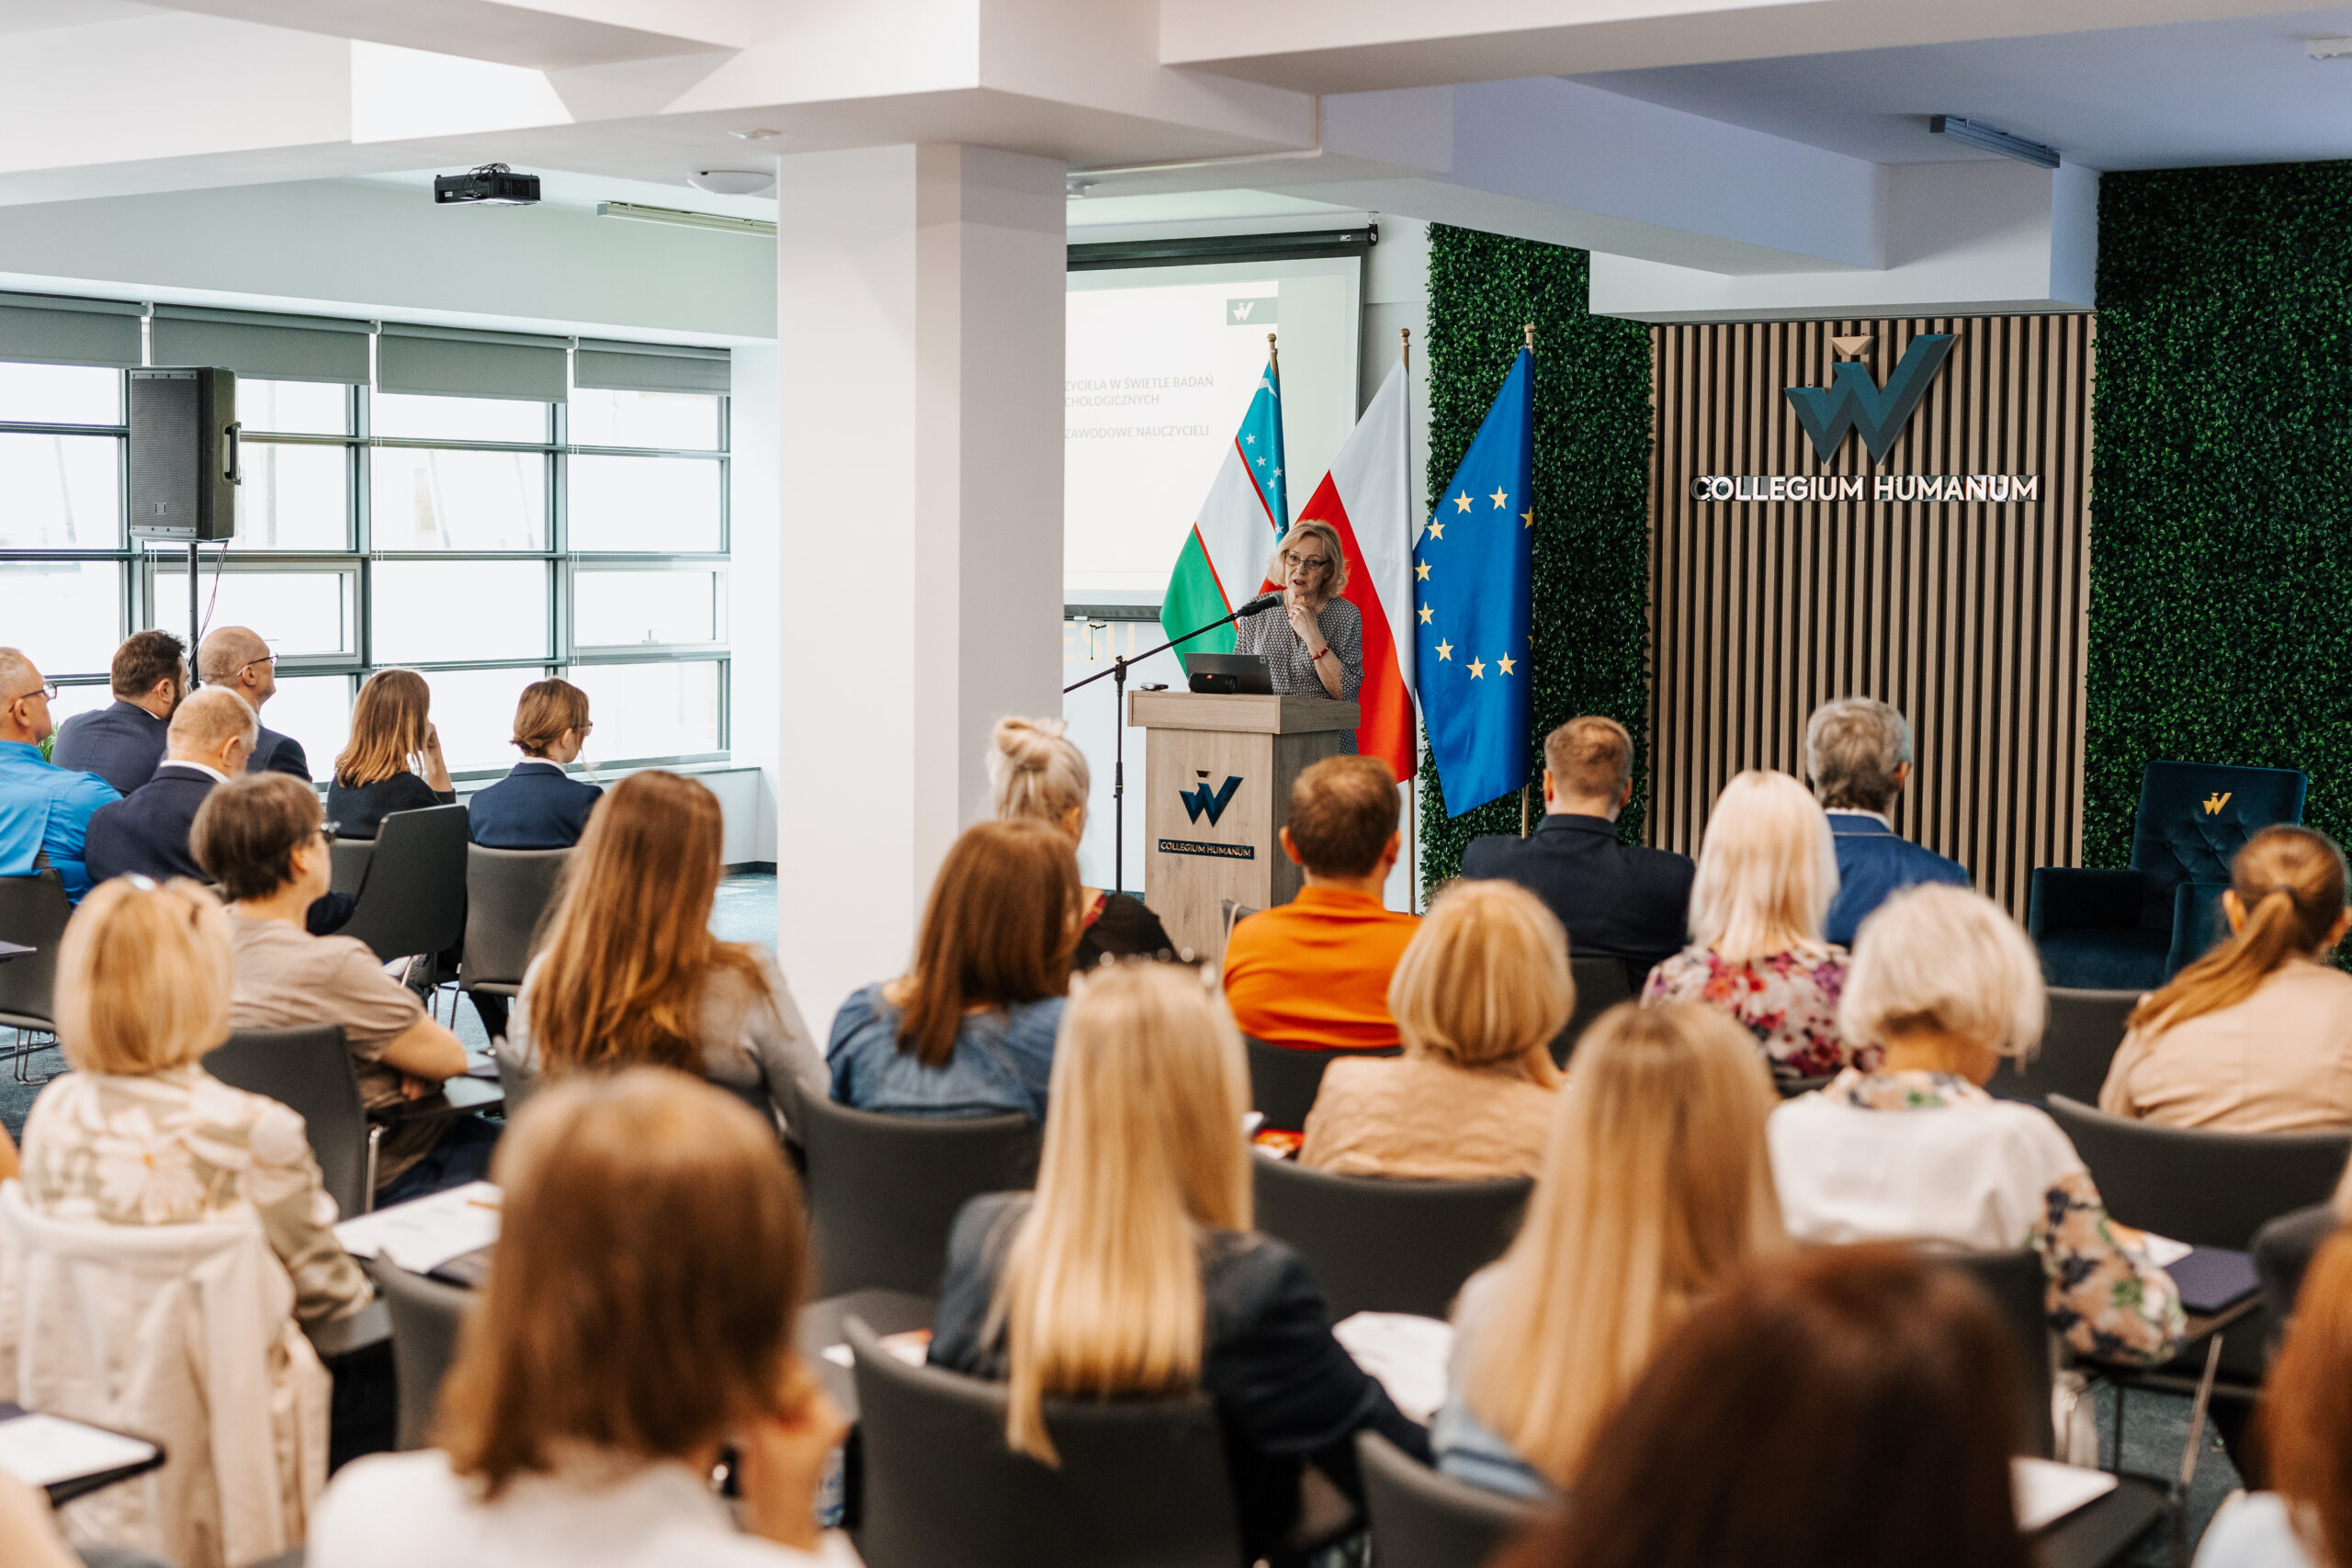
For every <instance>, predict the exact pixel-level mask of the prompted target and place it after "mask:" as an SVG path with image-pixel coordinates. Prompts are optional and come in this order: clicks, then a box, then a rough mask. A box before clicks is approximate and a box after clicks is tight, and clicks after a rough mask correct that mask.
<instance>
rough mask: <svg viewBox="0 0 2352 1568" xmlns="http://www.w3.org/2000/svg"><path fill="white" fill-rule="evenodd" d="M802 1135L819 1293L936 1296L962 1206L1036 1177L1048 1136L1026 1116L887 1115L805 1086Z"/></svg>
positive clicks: (1022, 1186) (1014, 1188)
mask: <svg viewBox="0 0 2352 1568" xmlns="http://www.w3.org/2000/svg"><path fill="white" fill-rule="evenodd" d="M800 1134H801V1147H802V1148H803V1149H804V1150H805V1151H806V1153H807V1155H808V1156H809V1175H808V1179H807V1184H806V1185H807V1188H808V1194H809V1228H810V1231H811V1233H812V1236H813V1244H814V1246H815V1247H816V1251H817V1290H816V1294H817V1295H818V1296H819V1297H820V1298H821V1297H826V1296H838V1295H843V1294H846V1293H847V1292H851V1291H859V1290H867V1289H875V1288H879V1289H883V1290H893V1291H910V1292H914V1293H915V1294H917V1295H923V1296H936V1295H938V1294H939V1279H940V1275H941V1274H942V1273H944V1271H945V1269H946V1267H947V1233H948V1231H949V1230H950V1229H951V1228H952V1227H953V1226H954V1224H955V1223H956V1213H957V1212H958V1211H959V1210H961V1209H962V1208H963V1207H964V1205H965V1204H966V1203H967V1201H970V1200H972V1199H974V1198H977V1197H978V1196H979V1195H980V1194H981V1193H983V1192H1007V1191H1018V1190H1023V1189H1025V1188H1028V1187H1032V1186H1035V1183H1036V1180H1037V1154H1038V1148H1039V1141H1040V1134H1039V1131H1038V1127H1037V1124H1036V1123H1035V1122H1032V1121H1030V1120H1029V1119H1028V1118H1027V1117H1025V1116H987V1117H976V1118H957V1119H952V1120H951V1119H945V1118H941V1117H932V1116H881V1115H876V1114H875V1113H874V1112H872V1111H856V1110H853V1109H851V1108H850V1107H849V1106H846V1105H837V1104H835V1103H833V1101H831V1100H827V1099H824V1098H822V1097H821V1096H819V1095H814V1094H804V1095H803V1096H801V1098H800Z"/></svg>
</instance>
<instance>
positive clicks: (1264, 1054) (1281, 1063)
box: [1241, 1034, 1402, 1133]
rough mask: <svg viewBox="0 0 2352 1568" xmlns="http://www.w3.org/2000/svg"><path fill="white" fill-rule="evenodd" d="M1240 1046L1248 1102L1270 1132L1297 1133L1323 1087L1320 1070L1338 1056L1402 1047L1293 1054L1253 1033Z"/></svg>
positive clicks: (1398, 1052)
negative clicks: (1245, 1052)
mask: <svg viewBox="0 0 2352 1568" xmlns="http://www.w3.org/2000/svg"><path fill="white" fill-rule="evenodd" d="M1241 1043H1243V1044H1244V1045H1245V1046H1247V1047H1248V1048H1249V1052H1250V1106H1251V1108H1252V1109H1254V1110H1255V1111H1257V1112H1258V1114H1259V1115H1260V1116H1261V1117H1263V1118H1264V1119H1265V1126H1266V1127H1267V1129H1268V1130H1269V1131H1272V1132H1279V1133H1296V1132H1300V1131H1303V1130H1304V1129H1305V1128H1306V1113H1307V1111H1311V1110H1313V1109H1314V1106H1315V1096H1316V1095H1317V1093H1318V1092H1319V1091H1320V1090H1321V1089H1322V1088H1323V1069H1324V1068H1325V1067H1328V1066H1330V1065H1331V1063H1332V1062H1333V1061H1334V1060H1335V1059H1337V1058H1339V1057H1340V1056H1395V1055H1401V1054H1402V1047H1400V1046H1396V1045H1387V1046H1383V1047H1380V1048H1378V1049H1375V1050H1369V1051H1296V1050H1293V1049H1292V1048H1291V1047H1289V1046H1287V1045H1275V1044H1271V1043H1268V1042H1266V1041H1263V1040H1261V1039H1259V1038H1258V1037H1257V1036H1256V1035H1254V1034H1245V1035H1243V1036H1242V1037H1241Z"/></svg>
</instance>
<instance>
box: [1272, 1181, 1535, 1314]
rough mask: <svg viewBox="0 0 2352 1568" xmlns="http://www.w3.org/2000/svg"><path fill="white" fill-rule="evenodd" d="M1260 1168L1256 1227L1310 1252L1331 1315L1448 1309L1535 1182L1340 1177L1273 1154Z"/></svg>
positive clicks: (1504, 1237) (1513, 1227)
mask: <svg viewBox="0 0 2352 1568" xmlns="http://www.w3.org/2000/svg"><path fill="white" fill-rule="evenodd" d="M1255 1168H1256V1171H1257V1199H1258V1201H1257V1209H1258V1228H1259V1229H1260V1230H1261V1231H1263V1232H1264V1233H1265V1234H1266V1235H1271V1236H1273V1237H1275V1238H1276V1239H1278V1240H1281V1241H1283V1242H1287V1243H1288V1244H1289V1245H1290V1246H1291V1247H1294V1248H1295V1249H1296V1251H1297V1252H1298V1253H1299V1255H1300V1256H1301V1257H1303V1258H1306V1263H1307V1267H1309V1268H1310V1269H1314V1271H1315V1278H1316V1280H1317V1281H1318V1282H1319V1283H1320V1284H1321V1285H1322V1287H1323V1296H1324V1301H1325V1303H1326V1304H1327V1305H1328V1306H1329V1311H1330V1314H1331V1321H1332V1322H1334V1323H1337V1322H1338V1321H1339V1320H1340V1319H1341V1318H1343V1317H1346V1316H1348V1315H1350V1314H1353V1313H1359V1312H1410V1313H1419V1314H1420V1315H1421V1316H1423V1317H1443V1316H1445V1315H1446V1313H1447V1310H1448V1309H1449V1308H1450V1307H1451V1306H1452V1305H1453V1298H1454V1295H1455V1293H1456V1292H1459V1291H1460V1290H1461V1289H1462V1282H1463V1281H1464V1280H1467V1279H1468V1278H1470V1276H1471V1275H1473V1274H1475V1273H1476V1272H1477V1271H1478V1270H1479V1269H1483V1268H1484V1267H1486V1266H1487V1264H1489V1263H1492V1262H1493V1261H1494V1260H1495V1259H1496V1258H1499V1257H1501V1256H1502V1254H1503V1249H1504V1248H1505V1247H1509V1246H1510V1241H1511V1237H1512V1236H1514V1235H1517V1234H1518V1232H1519V1220H1520V1215H1521V1213H1524V1212H1525V1211H1526V1208H1527V1195H1528V1193H1529V1192H1530V1191H1531V1190H1532V1189H1533V1187H1534V1183H1533V1182H1532V1181H1531V1180H1529V1179H1527V1178H1526V1177H1523V1176H1514V1177H1508V1178H1505V1179H1500V1180H1494V1181H1393V1180H1388V1179H1384V1178H1380V1177H1373V1176H1335V1175H1333V1174H1331V1173H1330V1172H1329V1171H1323V1170H1308V1169H1306V1168H1305V1167H1303V1166H1299V1165H1295V1164H1293V1163H1292V1162H1290V1161H1289V1160H1276V1159H1261V1160H1259V1161H1258V1162H1257V1164H1256V1167H1255Z"/></svg>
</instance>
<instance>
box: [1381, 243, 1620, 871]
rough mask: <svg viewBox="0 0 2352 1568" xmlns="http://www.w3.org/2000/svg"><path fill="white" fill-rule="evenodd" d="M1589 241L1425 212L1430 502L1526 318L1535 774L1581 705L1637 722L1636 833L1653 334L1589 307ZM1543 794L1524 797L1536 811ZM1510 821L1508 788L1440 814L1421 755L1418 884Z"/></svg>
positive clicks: (1429, 768)
mask: <svg viewBox="0 0 2352 1568" xmlns="http://www.w3.org/2000/svg"><path fill="white" fill-rule="evenodd" d="M1589 276H1590V257H1589V255H1588V254H1587V253H1585V252H1583V251H1573V250H1567V249H1564V248H1563V247H1561V246H1558V245H1546V244H1540V243H1536V242H1534V241H1532V240H1513V239H1508V238H1505V237H1504V236H1502V235H1498V234H1487V233H1481V232H1479V231H1476V230H1474V229H1455V228H1450V227H1448V226H1446V225H1444V224H1434V223H1433V224H1431V225H1430V322H1429V344H1428V348H1429V355H1430V467H1429V484H1430V493H1429V498H1428V502H1429V504H1430V506H1432V507H1434V506H1435V505H1436V504H1437V502H1438V498H1439V496H1440V495H1441V494H1442V492H1443V491H1444V490H1445V484H1446V481H1447V480H1448V479H1452V478H1453V470H1454V468H1456V467H1457V466H1459V465H1460V463H1461V461H1462V457H1463V454H1464V453H1465V452H1467V451H1468V450H1469V449H1470V442H1471V439H1472V437H1474V436H1476V434H1478V425H1479V423H1480V422H1481V421H1482V420H1484V419H1485V418H1486V417H1487V407H1488V405H1489V404H1491V403H1492V402H1493V401H1494V398H1495V393H1496V392H1497V391H1498V390H1499V389H1501V387H1502V384H1503V378H1504V377H1505V376H1507V375H1509V374H1510V366H1511V358H1512V356H1513V355H1515V354H1517V353H1518V351H1519V349H1520V346H1521V344H1522V343H1523V342H1524V341H1525V333H1524V331H1523V329H1524V327H1525V325H1526V323H1528V322H1529V321H1532V322H1534V323H1535V539H1534V550H1535V587H1534V600H1535V603H1534V628H1535V649H1534V657H1533V660H1532V670H1533V671H1534V684H1533V686H1532V689H1531V692H1530V697H1531V704H1532V705H1531V709H1530V714H1529V720H1530V728H1531V733H1530V734H1529V736H1528V751H1527V754H1528V778H1529V780H1530V782H1531V783H1532V784H1535V785H1536V787H1537V788H1538V789H1539V790H1540V789H1541V787H1542V780H1543V767H1544V761H1543V743H1544V735H1545V734H1546V733H1547V732H1548V731H1550V730H1551V729H1552V728H1553V727H1554V726H1555V725H1557V724H1559V723H1560V722H1561V721H1562V720H1564V719H1568V718H1573V717H1575V716H1577V714H1580V713H1601V714H1607V715H1609V716H1611V717H1612V718H1614V719H1616V720H1618V721H1619V722H1620V723H1622V724H1623V725H1624V726H1625V728H1627V729H1629V730H1631V731H1633V734H1634V800H1633V804H1632V805H1631V806H1629V807H1626V809H1625V814H1624V816H1623V818H1620V819H1619V822H1618V832H1619V834H1620V836H1621V837H1623V839H1624V840H1625V841H1626V842H1628V843H1638V842H1640V841H1641V836H1642V819H1643V817H1644V814H1645V808H1646V807H1647V804H1648V797H1649V766H1648V756H1647V751H1646V746H1645V739H1644V736H1645V731H1646V730H1647V728H1648V726H1649V458H1650V334H1649V329H1648V328H1647V327H1645V326H1643V325H1642V324H1640V323H1639V322H1637V321H1611V320H1609V319H1606V318H1602V317H1596V316H1593V315H1591V314H1590V313H1589V311H1588V310H1587V308H1586V305H1587V300H1588V299H1589V288H1588V285H1589ZM1543 805H1544V803H1543V801H1542V800H1541V799H1540V798H1539V799H1537V800H1536V801H1535V802H1534V803H1533V810H1534V811H1535V812H1536V813H1537V814H1540V813H1541V812H1542V810H1543ZM1518 831H1519V801H1518V799H1517V797H1516V796H1505V797H1504V798H1503V799H1500V800H1497V801H1493V802H1490V803H1488V804H1487V805H1486V806H1483V807H1479V808H1478V809H1476V810H1475V811H1471V812H1468V813H1466V814H1465V815H1464V816H1461V817H1458V818H1457V817H1450V816H1448V815H1447V811H1446V806H1445V798H1444V794H1443V792H1442V789H1441V788H1440V786H1439V784H1438V779H1437V769H1436V768H1435V767H1434V766H1433V765H1432V764H1431V763H1430V761H1429V760H1428V757H1427V754H1426V752H1425V753H1424V755H1423V758H1422V761H1421V835H1422V836H1421V865H1422V878H1423V883H1424V885H1425V886H1426V887H1428V888H1431V889H1433V888H1435V887H1436V886H1437V885H1438V884H1439V883H1442V882H1443V881H1445V880H1446V879H1447V878H1448V877H1451V876H1453V874H1455V873H1456V872H1458V871H1459V870H1460V869H1461V866H1462V851H1463V847H1464V845H1465V844H1467V843H1468V842H1469V841H1470V840H1471V839H1473V838H1474V837H1476V835H1478V834H1480V833H1516V832H1518Z"/></svg>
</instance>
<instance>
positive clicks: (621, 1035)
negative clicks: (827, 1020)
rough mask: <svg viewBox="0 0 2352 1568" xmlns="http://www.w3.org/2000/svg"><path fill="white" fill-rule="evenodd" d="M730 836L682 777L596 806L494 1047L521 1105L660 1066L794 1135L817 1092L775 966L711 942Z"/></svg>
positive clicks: (817, 1077) (811, 1051) (821, 1074)
mask: <svg viewBox="0 0 2352 1568" xmlns="http://www.w3.org/2000/svg"><path fill="white" fill-rule="evenodd" d="M725 836H726V822H725V820H724V819H723V818H722V816H721V814H720V812H719V808H718V796H717V795H713V794H711V793H710V791H709V790H707V789H706V788H704V787H703V786H702V785H701V784H698V783H696V782H695V780H693V779H690V778H686V777H684V776H683V775H681V774H678V773H662V772H661V771H659V770H648V771H647V772H644V773H631V774H630V775H629V776H628V777H627V778H625V779H623V780H621V782H620V783H619V784H615V785H614V786H613V791H612V793H611V794H610V795H607V796H605V799H604V800H603V801H602V802H601V803H599V804H598V806H597V807H596V810H595V812H594V815H593V816H591V817H590V818H589V819H588V832H587V836H586V837H584V838H582V840H580V847H579V848H578V849H577V850H575V851H573V852H572V855H571V860H570V861H569V862H567V863H565V865H564V873H563V885H562V886H561V887H560V889H559V890H558V891H557V894H556V899H555V905H554V907H553V908H552V909H551V910H550V911H549V913H548V920H547V928H546V931H545V932H544V934H543V935H542V936H541V938H540V941H539V952H538V955H537V957H535V958H533V959H532V960H531V964H530V967H529V968H528V969H527V970H526V971H525V972H524V976H523V991H522V995H521V996H519V997H518V998H515V1012H514V1016H513V1018H512V1019H511V1020H510V1021H509V1029H508V1033H507V1036H506V1038H505V1039H504V1040H503V1042H499V1043H496V1045H495V1047H494V1048H495V1049H496V1051H497V1053H498V1055H499V1057H500V1060H501V1062H502V1064H503V1066H504V1069H505V1072H506V1075H507V1078H508V1083H509V1087H510V1091H511V1092H512V1093H513V1094H514V1095H515V1097H516V1098H518V1099H519V1098H520V1097H521V1096H522V1095H524V1094H527V1093H528V1092H529V1091H530V1089H531V1086H532V1085H533V1083H534V1082H535V1081H536V1080H537V1077H539V1076H540V1075H541V1074H546V1075H548V1076H560V1075H563V1074H566V1073H572V1072H578V1071H582V1070H595V1071H611V1070H613V1069H616V1068H620V1067H630V1066H656V1067H669V1068H673V1069H674V1070H676V1071H678V1072H682V1073H691V1074H693V1075H695V1077H704V1078H707V1079H709V1080H710V1081H711V1082H712V1083H714V1084H717V1085H718V1087H719V1088H721V1089H726V1090H728V1091H729V1092H730V1093H732V1094H735V1095H737V1096H739V1097H741V1099H743V1100H746V1101H748V1102H750V1103H751V1104H752V1106H753V1107H755V1108H756V1109H757V1110H759V1111H761V1112H762V1113H763V1114H764V1115H766V1116H767V1117H769V1118H770V1120H771V1122H773V1123H774V1124H775V1125H777V1126H780V1127H785V1128H787V1129H792V1127H793V1118H794V1117H795V1116H797V1114H798V1105H799V1096H800V1094H801V1093H802V1092H804V1091H805V1092H807V1093H810V1094H817V1095H822V1094H823V1093H825V1091H826V1086H827V1077H826V1074H825V1063H824V1058H823V1057H821V1056H820V1055H818V1054H817V1046H816V1043H815V1042H814V1041H812V1040H811V1039H810V1038H809V1026H808V1025H807V1024H805V1023H803V1022H802V1021H801V1020H800V1010H799V1008H798V1007H797V1006H796V1005H795V1004H794V1002H793V999H792V991H791V989H790V987H787V986H786V984H785V981H784V975H783V972H782V971H780V970H779V969H777V967H776V964H775V957H774V956H773V955H771V954H770V953H767V952H766V950H764V949H763V948H758V947H753V946H751V945H749V944H747V943H744V942H720V941H719V940H718V938H717V937H715V936H713V935H711V934H710V908H711V904H712V901H713V900H714V899H715V898H716V897H717V896H718V881H719V877H720V875H721V874H722V871H723V867H722V865H721V864H720V859H719V855H720V847H721V844H722V842H723V840H724V839H725ZM509 1109H510V1110H512V1109H513V1107H512V1105H510V1106H509ZM793 1130H794V1131H796V1132H797V1129H793Z"/></svg>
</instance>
